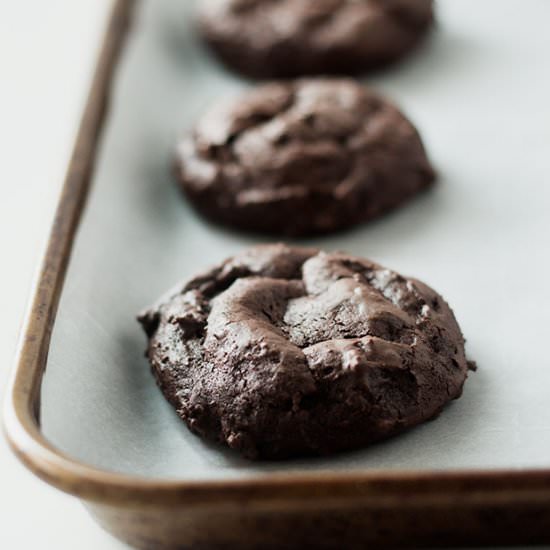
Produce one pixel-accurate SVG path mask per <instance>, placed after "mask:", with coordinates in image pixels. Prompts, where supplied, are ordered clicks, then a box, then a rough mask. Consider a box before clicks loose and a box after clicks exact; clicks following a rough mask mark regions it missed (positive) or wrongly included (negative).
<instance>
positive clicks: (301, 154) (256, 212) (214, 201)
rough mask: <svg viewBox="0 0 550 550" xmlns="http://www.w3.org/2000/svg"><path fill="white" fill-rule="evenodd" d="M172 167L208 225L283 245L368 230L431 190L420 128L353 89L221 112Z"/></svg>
mask: <svg viewBox="0 0 550 550" xmlns="http://www.w3.org/2000/svg"><path fill="white" fill-rule="evenodd" d="M176 166H177V175H178V179H179V181H180V183H181V186H182V187H183V189H184V191H185V192H186V194H187V196H188V197H189V199H190V200H191V202H192V203H193V204H194V205H195V206H196V208H197V209H198V210H199V211H200V212H201V213H203V214H204V215H205V216H207V217H209V218H210V219H212V220H213V221H215V222H218V223H222V224H227V225H230V226H234V227H236V228H240V229H245V230H255V231H262V232H269V233H275V234H286V235H305V234H314V233H324V232H330V231H334V230H337V229H342V228H345V227H348V226H351V225H354V224H357V223H359V222H364V221H367V220H370V219H371V218H374V217H376V216H378V215H380V214H382V213H383V212H386V211H387V210H390V209H391V208H394V207H395V206H397V205H399V204H401V203H403V202H405V201H406V200H408V199H409V198H411V197H412V196H413V195H415V194H416V193H418V192H419V191H421V190H423V189H425V188H426V187H428V186H429V185H430V184H431V183H432V182H433V180H434V172H433V170H432V168H431V166H430V163H429V162H428V159H427V158H426V153H425V151H424V147H423V145H422V142H421V140H420V136H419V135H418V132H417V131H416V130H415V128H414V126H413V125H412V124H411V123H410V122H409V121H408V120H407V119H406V118H405V117H404V116H403V114H402V113H400V112H399V110H398V109H396V108H395V107H394V106H393V105H392V104H391V103H389V102H388V101H386V100H384V99H383V98H381V97H380V96H379V95H377V94H375V93H374V92H372V91H371V90H369V89H367V88H364V87H363V86H360V85H359V84H357V83H356V82H355V81H353V80H347V79H307V80H297V81H293V82H286V83H272V84H267V85H264V86H260V87H259V88H256V89H254V90H252V91H250V92H248V93H246V94H245V95H244V96H243V97H242V98H241V99H239V100H234V101H230V102H229V103H223V104H220V105H218V106H217V107H215V108H214V109H212V110H211V111H210V112H208V113H207V114H206V116H204V117H203V118H202V119H201V120H200V121H199V123H198V124H197V126H196V127H195V129H194V131H193V132H192V134H191V135H189V136H188V137H187V138H185V139H184V140H183V142H182V143H181V144H180V146H179V148H178V156H177V164H176Z"/></svg>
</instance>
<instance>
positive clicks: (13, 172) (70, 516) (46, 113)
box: [0, 0, 126, 550]
mask: <svg viewBox="0 0 550 550" xmlns="http://www.w3.org/2000/svg"><path fill="white" fill-rule="evenodd" d="M109 6H110V0H47V1H46V0H0V8H1V10H0V13H1V14H2V15H1V16H0V75H1V76H0V121H1V122H0V191H1V196H2V198H1V199H0V259H1V260H0V261H1V264H0V274H1V275H0V283H1V285H0V311H1V315H0V395H1V398H2V400H3V397H4V391H3V390H4V385H5V381H6V377H7V376H8V373H9V371H10V370H11V368H12V364H13V355H14V353H15V349H16V342H17V336H18V332H19V329H20V326H21V322H22V317H23V314H24V310H25V306H26V302H27V299H28V293H29V291H30V286H31V283H32V279H33V276H34V273H35V271H36V267H37V263H38V260H39V258H40V254H41V252H42V249H43V247H44V244H45V240H46V238H47V234H48V229H49V225H50V223H51V220H52V216H53V212H54V208H55V204H56V200H57V194H58V191H59V189H60V186H61V183H62V181H63V176H64V172H65V168H66V166H67V162H68V159H69V156H70V151H71V147H72V143H73V141H74V137H75V133H76V130H77V127H78V122H79V118H80V115H81V112H82V108H83V105H84V102H85V98H86V95H87V91H88V87H89V85H90V78H91V73H92V70H93V67H94V63H95V58H96V55H97V48H98V45H99V44H100V42H101V34H102V32H103V28H104V25H105V21H106V17H107V14H108V11H109ZM0 548H2V550H19V549H22V550H27V549H31V548H32V549H36V550H38V549H48V550H49V549H56V550H65V549H75V550H76V549H78V550H92V549H93V550H97V549H105V550H111V549H113V550H114V549H118V550H120V549H122V548H126V546H124V545H123V544H121V543H118V542H117V541H115V540H114V539H113V538H111V537H110V536H109V535H107V534H106V533H104V532H103V531H102V530H101V529H99V528H98V527H97V526H96V524H95V523H94V521H93V520H92V519H91V517H90V516H88V514H87V513H86V511H85V510H84V509H83V507H82V506H81V505H80V503H79V502H78V500H76V499H73V498H72V497H69V496H66V495H63V494H61V493H59V492H58V491H56V490H54V489H52V488H50V487H49V486H48V485H46V484H45V483H42V482H40V481H39V480H38V479H37V478H35V477H34V476H33V475H32V474H30V473H29V472H27V471H26V470H25V469H24V468H23V466H21V465H20V464H19V463H18V462H17V460H16V459H15V458H14V457H13V455H12V454H11V453H10V452H9V450H8V448H7V445H6V443H5V440H4V438H3V437H0Z"/></svg>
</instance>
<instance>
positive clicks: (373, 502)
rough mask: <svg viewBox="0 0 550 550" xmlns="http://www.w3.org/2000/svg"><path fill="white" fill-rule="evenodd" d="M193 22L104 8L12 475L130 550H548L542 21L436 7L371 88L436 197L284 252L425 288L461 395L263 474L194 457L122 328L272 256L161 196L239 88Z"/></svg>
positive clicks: (16, 429) (18, 422)
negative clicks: (460, 351)
mask: <svg viewBox="0 0 550 550" xmlns="http://www.w3.org/2000/svg"><path fill="white" fill-rule="evenodd" d="M194 7H195V6H194V3H193V2H190V1H188V2H186V1H182V0H144V1H142V2H140V3H135V2H133V1H131V0H118V1H117V2H116V3H115V6H114V12H113V16H112V20H111V23H110V26H109V29H108V32H107V34H106V38H105V43H104V46H103V53H102V55H101V57H100V59H99V64H98V68H97V73H96V77H95V81H94V84H93V87H92V90H91V94H90V99H89V102H88V105H87V108H86V111H85V114H84V118H83V122H82V126H81V130H80V133H79V136H78V140H77V143H76V145H75V152H74V156H73V159H72V162H71V164H70V167H69V169H68V176H67V180H66V183H65V186H64V189H63V193H62V196H61V199H60V203H59V207H58V211H57V216H56V218H55V222H54V225H53V228H52V233H51V238H50V241H49V246H48V249H47V253H46V256H45V259H44V263H43V266H42V271H41V275H40V277H39V280H38V283H37V286H36V289H35V294H34V301H33V303H32V307H31V309H30V312H29V315H28V319H27V323H26V327H25V329H24V335H23V338H22V342H21V347H20V350H19V357H18V364H17V368H16V370H15V373H14V376H13V379H12V382H11V387H10V393H9V397H8V400H7V403H6V411H5V412H6V414H5V425H6V428H7V434H8V437H9V439H10V441H11V444H12V446H13V448H14V450H15V452H16V453H17V454H18V456H19V457H20V458H21V460H22V461H23V462H24V463H25V464H26V465H27V466H28V467H29V468H30V469H31V470H32V471H33V472H35V473H36V474H37V475H38V476H40V477H41V478H43V479H44V480H45V481H47V482H48V483H50V484H52V485H54V486H56V487H58V488H59V489H61V490H63V491H66V492H68V493H71V494H73V495H76V496H77V497H79V498H81V499H82V500H83V501H84V503H85V504H86V506H87V507H88V508H89V509H90V511H91V512H92V514H93V515H94V516H95V517H96V518H97V519H98V521H99V522H100V523H101V524H102V525H103V526H104V527H105V528H106V529H108V530H109V531H111V532H112V533H114V534H115V535H116V536H118V537H120V538H122V539H124V540H126V541H128V542H130V543H131V544H134V545H135V546H137V547H140V548H182V547H186V548H187V547H189V548H195V547H196V548H217V547H219V548H221V547H223V548H233V547H239V548H270V547H273V548H277V547H284V548H293V547H295V548H303V547H309V546H316V547H319V548H324V547H326V548H342V547H347V548H364V547H365V545H367V544H375V545H386V546H390V547H395V546H396V545H403V544H407V545H420V544H427V545H440V546H443V545H455V546H457V545H468V544H475V545H478V546H479V545H483V544H497V543H502V544H514V543H528V542H539V543H541V542H550V469H549V456H550V407H549V406H548V403H549V401H550V393H549V389H548V388H549V387H550V368H548V367H549V365H548V359H547V356H546V354H545V344H544V341H545V338H546V332H547V330H548V326H549V325H550V316H549V315H550V314H549V313H548V312H549V311H550V309H549V308H548V307H547V304H548V303H549V301H550V290H549V289H550V285H548V284H547V280H548V275H549V269H550V258H549V256H550V253H549V251H550V247H549V246H548V245H549V244H550V243H549V235H550V233H549V229H550V221H549V218H548V207H549V205H550V186H548V185H546V184H545V181H546V179H547V162H546V161H547V158H548V153H549V145H548V144H549V139H550V134H549V133H548V132H549V130H548V128H549V125H548V124H547V123H545V122H544V121H548V120H549V116H550V103H549V102H548V101H547V98H548V97H550V73H549V72H548V70H547V54H548V51H550V35H549V34H548V33H547V29H546V26H547V21H548V20H549V18H550V3H545V2H538V3H533V5H531V6H530V11H526V10H520V11H519V12H517V11H516V10H517V8H518V7H519V3H518V2H514V1H506V2H505V1H503V0H486V1H485V2H483V3H479V2H475V1H474V0H463V1H461V2H453V1H451V0H446V1H444V0H440V1H439V2H438V3H437V7H438V26H437V29H436V30H435V31H434V32H433V34H432V35H431V37H430V39H429V40H427V41H426V43H425V44H424V45H423V46H422V47H421V48H420V49H419V50H418V51H417V52H416V53H415V54H414V55H413V56H412V57H410V58H408V59H407V60H406V61H404V62H403V63H401V64H400V65H399V66H395V67H392V68H391V69H389V70H387V71H384V72H383V73H379V74H377V75H376V76H375V77H370V78H368V79H367V82H368V84H369V85H372V86H374V87H376V88H377V89H378V90H380V91H382V92H385V93H387V94H388V95H389V96H390V97H392V98H393V99H394V100H395V101H396V102H397V103H398V104H399V105H400V106H401V107H402V108H403V109H404V111H405V112H406V113H407V114H408V115H409V116H410V117H411V119H412V120H413V121H414V122H415V123H416V125H417V126H418V128H419V129H420V131H421V133H422V135H423V138H424V141H425V143H426V146H427V149H428V151H429V153H430V156H431V158H432V160H433V161H434V163H435V165H436V167H437V169H438V172H439V182H438V185H437V186H436V187H435V188H434V190H433V191H430V192H429V193H427V194H425V195H423V196H422V197H419V198H418V199H416V200H415V201H413V202H412V203H410V204H409V205H407V206H406V207H404V208H401V209H400V210H398V211H396V212H394V213H392V214H391V215H388V216H386V217H385V218H383V219H381V220H379V221H377V222H375V223H371V224H369V225H365V226H362V227H358V228H356V229H354V230H352V231H349V232H346V233H341V234H338V235H335V236H328V237H325V238H317V239H309V240H302V241H299V242H301V243H303V244H308V245H316V246H321V247H323V248H327V249H344V250H348V251H350V252H352V253H355V254H358V255H363V256H368V257H371V258H373V259H374V260H376V261H378V262H380V263H382V264H386V265H388V266H389V267H392V268H395V269H396V270H398V271H401V272H403V273H407V274H411V275H414V276H416V277H419V278H421V279H423V280H425V281H426V282H427V283H429V284H430V285H432V286H433V287H434V288H435V289H437V290H438V291H439V292H441V293H442V294H443V295H444V296H445V298H446V299H447V300H448V301H449V302H450V304H451V306H452V307H453V309H454V311H455V313H456V315H457V318H458V320H459V322H460V324H461V326H462V328H463V331H464V333H465V335H466V337H467V339H468V343H467V352H468V355H469V357H470V358H471V359H474V360H476V361H477V363H478V365H479V370H478V372H476V373H473V374H471V375H470V378H469V380H468V381H467V383H466V386H465V392H464V395H463V396H462V398H461V399H460V400H458V401H456V402H454V403H452V404H451V405H450V406H449V407H447V408H446V409H445V411H444V412H443V414H442V415H441V416H440V417H439V418H438V419H437V420H436V421H434V422H430V423H427V424H425V425H423V426H421V427H418V428H416V429H414V430H411V431H409V432H407V433H406V434H403V435H401V436H399V437H396V438H395V439H391V440H389V441H386V442H384V443H380V444H378V445H375V446H373V447H371V448H368V449H364V450H361V451H356V452H351V453H345V454H341V455H338V456H334V457H331V458H323V459H310V460H295V461H289V462H279V463H256V462H248V461H246V460H243V459H239V458H238V457H237V456H235V455H234V454H232V453H230V452H228V451H225V450H223V449H220V448H218V447H216V446H212V445H209V444H206V443H204V442H203V441H201V440H199V439H198V438H196V437H195V436H193V435H192V434H190V433H189V432H188V430H187V428H186V427H185V426H184V424H183V423H182V422H181V421H180V420H179V419H178V418H177V417H176V415H175V413H174V412H173V411H172V409H171V407H170V406H169V405H168V404H167V403H166V402H165V400H164V399H163V397H162V395H161V394H160V392H159V391H158V389H157V388H156V387H155V383H154V380H153V377H152V376H151V375H150V373H149V368H148V365H147V362H146V359H145V358H144V357H143V351H144V349H145V338H144V336H143V334H142V333H141V330H140V328H139V326H138V325H137V323H136V322H135V319H134V316H135V314H136V312H137V311H138V310H140V309H141V308H142V307H143V306H146V305H148V304H149V303H151V302H152V301H154V300H155V299H156V298H157V297H158V295H160V294H161V293H162V292H164V291H165V290H166V289H167V288H169V287H170V286H172V285H173V284H174V283H176V282H177V281H178V280H180V279H182V278H184V277H186V276H188V275H190V274H192V273H194V272H195V271H196V270H197V269H201V268H203V267H206V266H208V265H209V264H211V263H214V262H217V261H219V260H221V259H223V258H224V257H226V256H228V255H229V254H231V253H233V252H236V251H238V250H240V249H241V248H243V247H245V246H248V245H250V244H253V243H257V242H265V241H267V239H265V238H263V237H259V236H256V235H243V234H238V233H233V232H231V231H229V230H224V229H220V228H217V227H213V226H211V225H209V224H207V223H206V222H204V221H203V220H202V219H200V218H199V217H197V215H196V214H195V213H194V212H193V211H192V210H191V209H190V207H189V205H188V204H186V202H185V200H184V199H183V198H182V197H181V196H180V194H179V192H178V191H177V189H176V187H175V185H174V184H173V181H172V178H171V175H170V161H171V157H172V152H173V148H174V144H175V141H176V139H177V137H178V135H179V134H180V133H181V132H182V131H185V130H186V129H188V128H189V127H190V125H191V124H192V123H193V121H194V120H195V119H196V116H197V114H198V113H200V112H201V111H203V110H204V109H205V108H206V107H207V106H208V105H209V104H210V103H212V101H214V100H216V99H218V98H220V97H225V96H228V95H231V94H235V93H237V92H238V91H239V90H241V89H243V88H245V87H246V86H249V85H250V83H249V82H245V81H243V80H241V79H239V78H238V77H237V76H235V75H233V74H231V73H230V72H228V71H226V70H225V69H224V68H222V67H221V66H220V65H219V64H217V63H216V61H215V60H214V59H213V58H212V57H211V56H210V54H209V53H208V52H207V51H206V50H205V48H204V47H203V46H202V45H201V42H200V41H199V40H198V38H197V37H196V36H195V34H194V31H193V24H192V12H193V9H194ZM496 14H498V17H497V16H496ZM130 20H131V21H132V25H131V26H129V25H128V23H129V21H130ZM129 28H130V29H131V30H130V32H127V31H128V29H129ZM512 37H513V39H512ZM123 44H125V47H124V48H123ZM108 103H109V107H110V108H109V111H108V114H106V107H107V104H108Z"/></svg>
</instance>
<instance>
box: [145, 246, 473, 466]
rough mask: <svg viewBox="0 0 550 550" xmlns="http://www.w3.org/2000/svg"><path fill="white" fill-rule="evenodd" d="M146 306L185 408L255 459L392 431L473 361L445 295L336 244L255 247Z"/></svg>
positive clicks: (154, 361)
mask: <svg viewBox="0 0 550 550" xmlns="http://www.w3.org/2000/svg"><path fill="white" fill-rule="evenodd" d="M139 319H140V322H141V324H142V325H143V328H144V329H145V331H146V333H147V335H148V338H149V346H148V351H147V355H148V358H149V360H150V362H151V365H152V369H153V372H154V374H155V377H156V380H157V383H158V385H159V386H160V388H161V390H162V391H163V393H164V395H165V397H166V398H167V399H168V400H169V401H170V402H171V403H172V405H173V406H174V407H175V408H176V410H177V413H178V414H179V416H180V417H181V418H182V419H183V420H184V421H185V422H186V423H187V425H188V426H189V428H190V429H191V430H192V431H193V432H195V433H196V434H198V435H200V436H202V437H205V438H208V439H210V440H215V441H218V442H221V443H224V444H226V445H228V446H229V447H231V448H233V449H236V450H237V451H239V452H240V453H241V454H243V455H244V456H246V457H249V458H271V459H281V458H287V457H293V456H302V455H319V454H321V455H322V454H328V453H332V452H336V451H342V450H346V449H353V448H358V447H361V446H365V445H368V444H370V443H373V442H375V441H377V440H380V439H383V438H386V437H389V436H391V435H394V434H396V433H398V432H400V431H402V430H404V429H406V428H409V427H412V426H414V425H416V424H419V423H421V422H423V421H425V420H428V419H430V418H432V417H434V416H436V415H437V414H438V413H439V412H440V411H441V409H442V408H443V407H444V405H445V404H446V403H447V402H449V401H450V400H452V399H455V398H457V397H459V396H460V394H461V392H462V387H463V384H464V381H465V379H466V377H467V372H468V364H467V362H466V358H465V352H464V339H463V337H462V334H461V331H460V329H459V327H458V325H457V323H456V320H455V318H454V316H453V313H452V311H451V310H450V308H449V306H448V305H447V303H446V302H445V301H444V300H443V298H442V297H441V296H439V295H438V294H437V293H436V292H434V291H433V290H432V289H430V288H429V287H427V286H426V285H425V284H423V283H422V282H420V281H417V280H415V279H411V278H407V277H403V276H401V275H399V274H398V273H395V272H394V271H391V270H389V269H386V268H384V267H382V266H380V265H378V264H375V263H373V262H371V261H369V260H366V259H362V258H357V257H353V256H350V255H348V254H344V253H339V252H330V253H325V252H322V251H320V250H318V249H313V248H299V247H289V246H286V245H263V246H256V247H253V248H251V249H249V250H247V251H245V252H243V253H241V254H239V255H237V256H234V257H232V258H229V259H228V260H226V261H225V262H223V263H222V264H220V265H218V266H217V267H215V268H213V269H211V270H210V271H208V272H206V273H204V274H203V275H200V276H198V277H196V278H194V279H192V280H190V281H189V282H187V283H185V284H184V285H183V286H182V287H181V289H180V290H179V291H178V292H176V293H175V294H173V295H171V296H170V297H168V298H166V299H163V300H161V301H160V302H159V304H158V305H156V306H154V307H153V308H151V309H150V310H148V311H146V312H144V313H143V314H142V315H141V316H140V318H139Z"/></svg>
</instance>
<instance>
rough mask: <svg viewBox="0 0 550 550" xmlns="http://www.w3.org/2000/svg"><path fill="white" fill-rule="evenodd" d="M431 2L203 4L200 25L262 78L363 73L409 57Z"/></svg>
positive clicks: (235, 0) (239, 64)
mask: <svg viewBox="0 0 550 550" xmlns="http://www.w3.org/2000/svg"><path fill="white" fill-rule="evenodd" d="M432 22H433V2H432V0H202V1H201V2H200V28H201V31H202V34H203V36H204V38H205V39H206V41H207V42H208V43H209V44H210V46H211V47H212V49H213V50H214V51H215V52H216V53H217V55H218V56H219V57H220V58H221V59H222V60H223V61H224V62H225V63H227V65H229V66H230V67H232V68H234V69H236V70H238V71H240V72H241V73H243V74H245V75H249V76H252V77H259V78H266V77H268V78H287V77H293V76H302V75H312V74H358V73H362V72H365V71H368V70H371V69H376V68H379V67H381V66H383V65H387V64H388V63H391V62H392V61H395V60H397V59H398V58H400V57H402V56H404V55H405V54H407V53H408V52H409V51H410V50H412V49H413V48H414V46H415V45H416V44H417V43H418V42H419V41H420V40H421V38H423V37H424V35H425V34H426V32H427V30H428V29H429V28H430V26H431V25H432Z"/></svg>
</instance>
